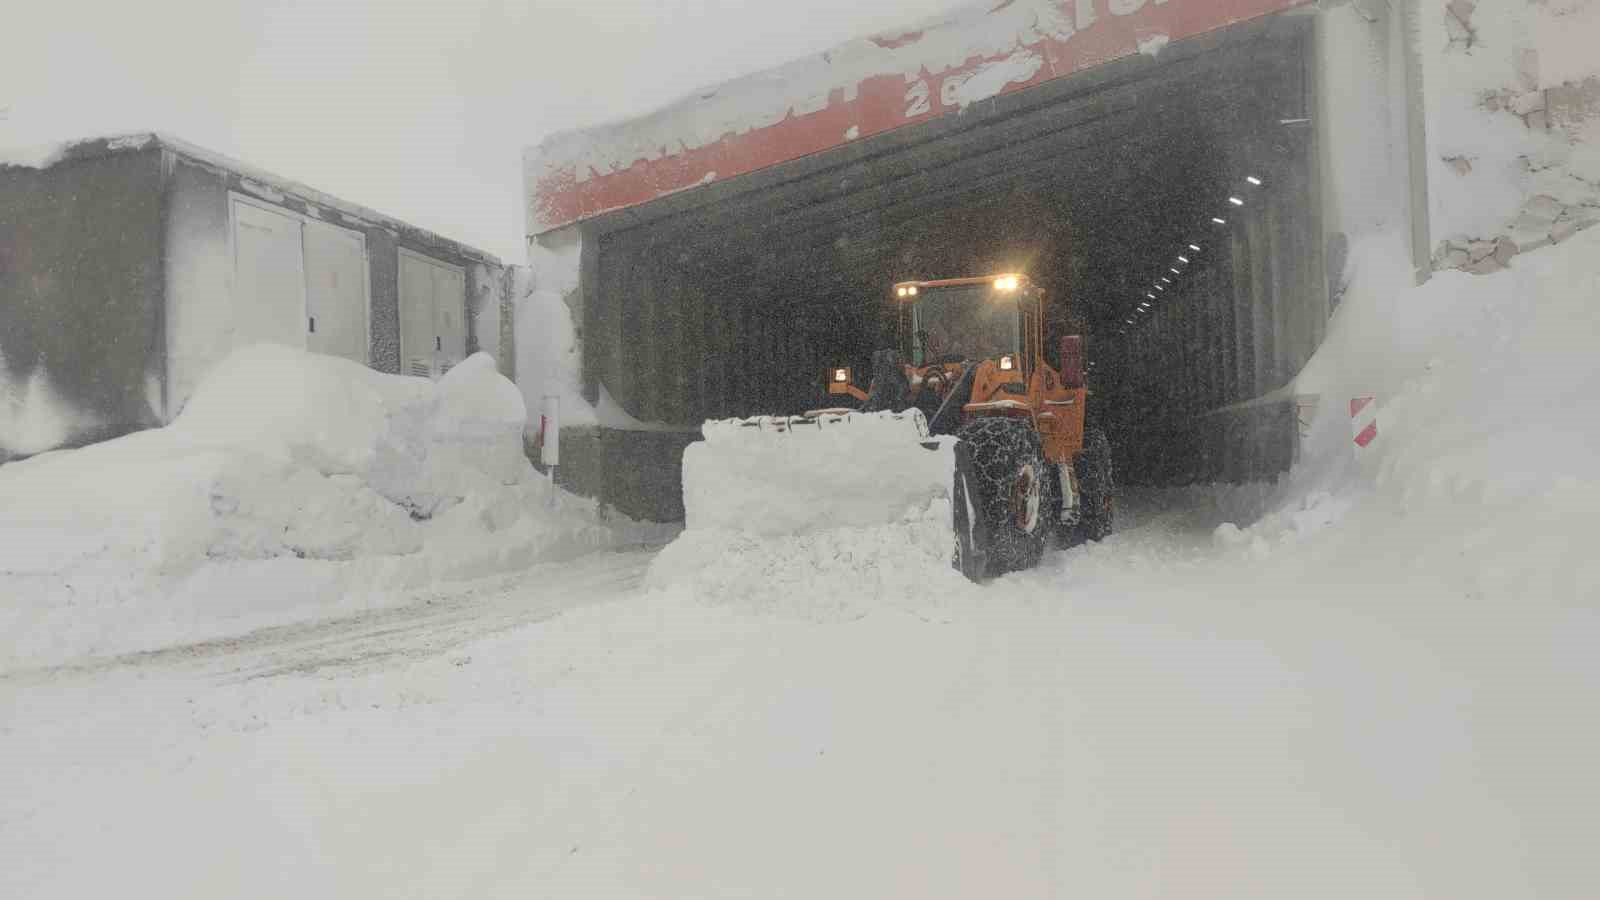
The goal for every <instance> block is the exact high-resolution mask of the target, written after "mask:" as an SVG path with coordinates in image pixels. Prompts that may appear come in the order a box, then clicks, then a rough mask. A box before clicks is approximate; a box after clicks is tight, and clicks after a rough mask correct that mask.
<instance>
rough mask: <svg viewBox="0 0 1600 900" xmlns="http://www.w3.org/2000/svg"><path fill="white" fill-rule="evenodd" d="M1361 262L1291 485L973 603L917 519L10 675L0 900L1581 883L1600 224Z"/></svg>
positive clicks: (1188, 513)
mask: <svg viewBox="0 0 1600 900" xmlns="http://www.w3.org/2000/svg"><path fill="white" fill-rule="evenodd" d="M1358 249H1359V251H1360V252H1358V253H1357V254H1356V255H1355V259H1356V265H1357V270H1356V277H1355V279H1354V281H1353V282H1352V286H1351V289H1350V291H1349V293H1348V294H1347V295H1346V297H1345V299H1344V301H1343V303H1342V305H1341V307H1340V310H1339V313H1338V314H1337V317H1336V320H1335V321H1334V323H1333V324H1332V328H1331V330H1330V335H1329V338H1328V340H1327V342H1326V344H1325V346H1324V348H1323V351H1322V353H1321V354H1319V356H1318V358H1317V359H1316V360H1315V361H1313V363H1312V365H1311V366H1310V367H1309V368H1308V370H1307V371H1306V372H1305V373H1304V374H1303V375H1302V378H1301V380H1300V383H1299V385H1298V386H1297V389H1299V390H1302V391H1315V392H1319V393H1321V394H1322V396H1323V398H1324V400H1323V403H1322V404H1321V407H1320V409H1321V410H1322V413H1323V414H1322V415H1321V416H1319V419H1318V421H1317V423H1316V424H1315V427H1314V429H1313V433H1312V436H1311V439H1310V443H1309V445H1308V447H1307V452H1306V456H1305V459H1304V460H1303V463H1302V465H1301V466H1300V468H1298V469H1297V470H1296V472H1295V473H1293V474H1292V476H1290V477H1288V478H1286V479H1284V480H1283V481H1282V482H1281V483H1280V484H1278V485H1266V486H1253V487H1241V488H1220V487H1207V488H1193V489H1189V490H1186V491H1179V492H1164V493H1136V494H1131V495H1129V496H1127V497H1125V498H1124V500H1123V505H1122V515H1123V528H1122V530H1121V531H1120V532H1119V533H1118V534H1116V535H1114V536H1113V537H1112V538H1111V539H1109V540H1107V541H1105V542H1104V543H1101V544H1098V545H1093V546H1089V547H1085V548H1079V549H1075V550H1072V551H1068V552H1062V553H1055V554H1052V555H1050V556H1048V557H1047V558H1046V561H1045V564H1044V565H1043V566H1042V567H1041V568H1040V569H1038V570H1035V571H1032V572H1028V573H1022V574H1018V575H1013V576H1008V577H1007V578H1005V579H1001V580H999V581H997V582H996V583H994V584H991V585H988V586H985V587H981V588H980V587H975V586H972V585H969V584H967V583H966V582H964V581H962V580H961V579H960V578H958V577H955V576H954V573H952V572H951V571H950V570H949V569H948V567H947V564H946V558H945V554H946V552H947V548H948V543H947V541H948V535H947V533H946V532H944V531H942V530H941V529H944V528H946V527H947V526H945V525H943V522H944V521H945V520H944V519H943V518H941V512H942V511H941V510H939V509H937V508H935V509H931V510H925V511H918V510H911V511H908V515H907V516H906V517H904V518H903V519H902V520H900V521H897V522H889V523H880V524H875V525H874V524H868V525H859V526H854V527H851V528H844V529H831V530H829V529H822V530H814V531H809V532H807V533H804V534H799V535H790V536H766V537H747V538H741V539H734V538H717V539H715V540H712V539H708V538H707V535H706V534H705V533H704V532H700V533H697V532H696V531H695V530H694V529H692V528H691V529H690V530H689V531H688V532H686V533H685V534H684V535H683V536H682V537H681V538H680V539H679V540H678V541H676V542H674V543H673V544H672V545H670V546H669V547H668V548H667V549H665V550H663V551H661V552H659V553H658V552H653V551H648V550H627V549H623V550H607V551H602V552H598V553H594V554H590V555H586V556H583V557H580V558H577V559H573V560H569V561H565V562H558V563H544V564H539V565H535V566H533V567H532V568H530V569H527V570H526V571H525V572H522V573H501V574H498V575H495V576H493V577H491V578H488V579H484V580H478V581H476V582H473V584H472V586H471V587H470V588H458V589H451V590H439V591H437V592H436V595H435V596H433V597H432V600H433V602H432V603H416V604H411V605H405V606H399V607H391V608H386V609H381V610H374V611H365V612H359V613H358V614H356V615H354V616H352V617H349V618H345V619H338V620H331V621H329V620H323V621H317V622H305V623H301V624H295V625H285V626H282V627H279V628H276V629H273V630H269V631H265V632H255V633H253V634H250V635H246V636H243V637H233V638H227V639H223V640H217V641H212V642H209V643H198V644H190V645H186V646H177V647H169V648H166V649H159V650H155V651H154V652H150V653H144V654H138V655H133V656H126V657H114V658H106V657H96V658H89V659H78V660H72V661H67V662H66V664H65V665H47V664H36V663H40V661H39V660H35V661H32V662H30V661H27V660H26V659H24V660H22V661H20V662H13V663H12V664H11V665H10V666H8V667H7V668H6V669H5V670H4V672H3V673H0V757H3V758H4V759H5V760H6V761H7V765H5V766H4V767H0V857H3V858H4V859H6V860H7V863H6V865H5V866H4V867H0V896H8V897H9V896H15V897H83V896H97V895H116V896H127V895H130V894H131V895H134V896H147V895H148V896H162V897H213V896H219V895H223V896H241V897H249V896H261V897H267V896H272V897H279V896H285V895H293V896H303V897H324V896H325V897H334V896H339V897H346V896H416V897H483V896H536V897H586V898H587V897H643V896H654V897H698V898H709V897H752V896H757V897H784V896H788V897H819V896H826V897H886V896H908V897H912V896H914V897H973V896H986V897H987V896H1037V897H1069V896H1084V897H1097V898H1120V897H1130V898H1131V897H1157V896H1161V897H1184V898H1223V897H1227V898H1253V897H1260V898H1275V900H1276V898H1285V897H1293V898H1320V897H1327V898H1340V900H1345V898H1351V897H1363V898H1365V897H1385V898H1387V897H1408V898H1409V897H1441V898H1446V897H1447V898H1451V900H1462V898H1469V900H1470V898H1497V900H1498V898H1511V897H1517V898H1521V897H1528V898H1533V897H1538V898H1573V900H1577V898H1591V897H1594V896H1596V895H1597V893H1600V858H1597V857H1596V854H1595V853H1594V852H1593V844H1594V841H1593V835H1594V833H1595V815H1596V814H1595V810H1597V809H1600V773H1597V771H1596V767H1595V764H1594V760H1596V759H1600V718H1597V715H1596V713H1595V711H1594V710H1595V708H1596V705H1597V704H1596V700H1597V698H1600V662H1597V661H1596V660H1597V657H1596V654H1595V652H1594V648H1595V647H1596V646H1600V561H1597V559H1596V556H1595V554H1593V553H1592V552H1590V551H1589V548H1588V547H1587V541H1586V540H1585V538H1586V536H1587V535H1588V534H1589V533H1591V532H1592V527H1591V526H1590V523H1591V522H1592V520H1593V512H1592V511H1593V509H1594V508H1595V506H1596V504H1597V503H1600V476H1597V474H1596V473H1595V471H1594V466H1593V461H1594V451H1593V448H1594V447H1595V446H1600V416H1597V415H1596V414H1595V412H1594V405H1593V397H1594V396H1596V391H1597V389H1600V383H1597V382H1600V363H1597V362H1596V358H1595V355H1594V353H1593V349H1592V348H1593V346H1594V344H1595V339H1596V338H1597V337H1600V267H1597V266H1596V265H1595V263H1594V260H1595V259H1597V258H1600V229H1591V230H1590V231H1587V232H1583V233H1580V234H1579V235H1577V236H1576V237H1574V238H1572V239H1571V240H1569V241H1568V242H1566V243H1564V244H1562V245H1560V246H1557V247H1554V248H1548V249H1544V250H1540V251H1537V252H1534V253H1531V254H1527V255H1524V256H1519V257H1517V258H1516V260H1514V263H1513V265H1512V267H1511V268H1510V269H1509V270H1508V271H1505V272H1502V273H1498V274H1496V275H1492V276H1484V277H1473V276H1467V275H1464V274H1460V273H1445V274H1442V275H1440V276H1438V277H1436V278H1435V279H1434V280H1433V281H1432V282H1430V283H1429V284H1428V285H1427V286H1425V287H1423V288H1420V289H1403V288H1401V287H1398V286H1397V285H1401V284H1404V282H1405V280H1406V277H1407V275H1406V272H1405V271H1404V266H1403V264H1402V265H1396V266H1392V267H1391V266H1389V265H1387V264H1386V263H1385V260H1387V259H1390V258H1391V257H1390V255H1389V254H1386V253H1385V252H1384V247H1383V246H1379V245H1374V246H1371V247H1364V248H1358ZM1401 263H1403V259H1402V260H1401ZM1362 393H1375V394H1377V395H1378V397H1379V399H1380V403H1381V404H1382V418H1381V419H1380V428H1381V429H1382V430H1381V434H1380V438H1379V441H1378V443H1377V444H1375V445H1374V447H1373V449H1372V450H1371V452H1370V453H1369V454H1368V455H1367V456H1366V458H1362V459H1355V458H1354V457H1353V455H1352V453H1351V451H1350V447H1349V426H1348V421H1347V416H1346V415H1345V410H1344V409H1343V404H1344V399H1345V398H1347V397H1348V396H1352V395H1359V394H1362ZM291 561H292V562H297V563H298V562H303V561H300V560H280V562H291ZM345 564H348V563H345ZM8 596H11V597H14V596H16V595H15V594H12V595H8ZM10 602H11V603H13V604H14V603H15V601H10ZM99 614H100V611H95V610H91V611H90V612H89V615H99ZM8 634H10V632H8ZM43 662H45V663H55V662H59V660H54V659H49V660H43Z"/></svg>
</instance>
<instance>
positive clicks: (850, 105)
mask: <svg viewBox="0 0 1600 900" xmlns="http://www.w3.org/2000/svg"><path fill="white" fill-rule="evenodd" d="M1306 2H1309V0H1003V2H995V0H989V2H985V3H977V4H973V5H971V6H967V7H964V8H962V9H960V10H957V11H956V12H953V13H951V14H949V15H946V16H944V17H942V18H938V19H934V20H931V21H928V22H925V23H923V24H921V25H919V26H915V27H913V28H910V29H906V30H903V31H900V32H887V33H881V34H878V35H873V36H869V37H863V38H859V39H856V40H852V41H849V42H846V43H845V44H842V45H840V46H839V47H836V48H834V49H833V50H830V51H827V52H824V53H820V54H815V55H812V56H808V57H805V58H802V59H798V60H794V61H792V62H788V63H784V64H782V65H779V66H775V67H773V68H770V69H767V70H765V71H762V72H757V73H754V74H752V75H747V76H745V77H742V78H737V79H734V80H732V81H729V82H726V83H724V84H721V85H717V86H715V87H711V88H708V89H705V90H701V91H697V92H695V93H693V94H691V95H690V96H688V97H685V98H684V99H682V100H679V101H678V102H676V103H673V104H671V105H669V106H667V107H665V108H662V109H660V110H657V111H655V112H653V113H649V114H647V115H644V116H640V117H637V118H633V119H628V120H624V121H618V122H611V123H608V124H604V125H599V126H595V127H592V128H586V129H580V130H575V131H566V132H561V133H558V134H554V135H551V136H550V137H547V138H546V139H545V140H544V141H542V142H541V143H540V144H538V145H537V146H536V147H530V148H527V149H526V150H525V151H524V153H523V180H524V189H525V193H526V200H527V204H528V205H527V228H528V232H529V234H534V235H537V234H543V233H545V232H548V231H552V230H554V229H556V228H560V227H562V226H564V225H569V224H572V223H574V222H580V221H583V220H586V219H590V218H593V217H595V216H599V215H601V214H604V213H607V212H611V211H614V210H619V209H625V208H628V207H631V206H636V205H639V204H642V203H646V202H649V201H651V200H655V199H658V198H661V197H666V196H669V195H671V194H675V193H678V192H681V191H685V190H691V189H693V188H696V187H699V186H702V185H706V184H711V183H713V182H717V181H722V180H726V179H729V178H733V177H735V176H739V175H744V174H748V173H750V172H754V171H757V170H759V169H763V168H767V167H769V166H773V165H777V164H779V163H783V162H788V161H791V160H794V159H798V158H800V157H802V156H806V155H810V154H812V153H818V152H822V151H825V150H829V149H833V148H835V147H838V146H841V145H843V144H847V143H849V142H851V141H855V140H860V139H862V138H866V137H870V136H872V135H875V134H881V133H884V132H887V131H891V130H893V129H896V128H900V127H903V126H906V125H913V124H918V123H921V122H925V121H929V120H932V119H935V118H937V117H939V116H942V115H945V114H949V113H957V112H961V111H963V110H965V109H967V108H968V107H969V106H971V105H972V104H974V103H977V102H980V101H982V100H986V99H989V98H991V97H995V96H998V95H1000V94H1005V93H1010V92H1012V91H1017V90H1021V89H1023V88H1026V87H1031V86H1033V85H1036V84H1040V83H1042V82H1045V81H1049V80H1051V79H1055V78H1060V77H1063V76H1066V75H1070V74H1073V73H1075V72H1079V71H1082V70H1084V69H1088V68H1092V67H1094V66H1097V65H1100V64H1102V63H1106V62H1110V61H1112V60H1115V59H1119V58H1122V57H1126V56H1132V55H1134V54H1137V53H1148V54H1151V55H1155V54H1157V53H1159V52H1160V51H1161V49H1162V48H1163V47H1165V46H1166V44H1167V43H1168V42H1169V41H1172V40H1179V39H1182V38H1185V37H1192V36H1194V35H1198V34H1202V33H1205V32H1208V31H1212V30H1215V29H1218V28H1222V27H1226V26H1228V25H1232V24H1235V23H1237V22H1242V21H1245V20H1248V19H1253V18H1257V17H1259V16H1263V15H1267V14H1270V13H1274V12H1280V11H1283V10H1286V9H1290V8H1293V7H1296V6H1300V5H1302V4H1304V3H1306Z"/></svg>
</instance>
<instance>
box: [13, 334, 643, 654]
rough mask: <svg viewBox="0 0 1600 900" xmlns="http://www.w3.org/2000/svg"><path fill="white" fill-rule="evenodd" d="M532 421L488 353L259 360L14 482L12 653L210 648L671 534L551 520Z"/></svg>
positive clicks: (44, 461) (261, 354) (260, 350)
mask: <svg viewBox="0 0 1600 900" xmlns="http://www.w3.org/2000/svg"><path fill="white" fill-rule="evenodd" d="M526 415H527V414H526V411H525V408H524V406H523V401H522V397H521V394H520V392H519V391H518V390H517V388H516V386H515V385H513V384H512V383H511V382H509V381H507V380H506V379H505V378H503V377H501V376H500V375H499V374H498V373H497V372H496V371H495V366H494V360H493V359H492V358H490V357H489V356H487V355H485V354H478V355H476V356H474V357H472V358H470V359H468V360H466V361H465V362H463V363H462V364H461V365H459V366H457V367H456V368H454V369H453V370H451V372H450V373H449V374H447V375H446V376H445V377H444V378H443V379H441V380H440V381H439V382H438V383H437V384H434V383H430V382H428V381H426V380H422V379H416V378H404V377H399V376H393V375H383V374H380V373H377V372H373V371H371V370H370V369H367V368H366V367H364V366H360V365H357V364H355V363H351V362H348V361H346V360H342V359H336V358H333V357H327V356H319V355H313V354H308V353H303V352H299V351H295V350H289V349H287V348H283V347H278V346H272V345H262V346H257V347H252V348H248V349H245V350H241V351H239V352H237V353H235V354H234V355H232V356H231V357H229V358H228V359H227V360H226V361H225V362H223V363H222V364H221V365H220V366H218V368H217V369H216V371H214V372H213V373H212V374H211V376H210V377H209V378H208V379H207V380H206V381H205V383H204V384H202V385H201V386H200V388H199V389H198V390H197V391H196V392H195V395H194V396H193V397H192V398H191V399H190V401H189V402H188V404H187V405H186V406H185V408H184V410H183V412H182V414H181V415H180V416H179V417H178V419H177V420H176V421H175V422H173V423H172V424H171V425H170V426H168V427H166V428H161V429H157V430H153V431H146V432H142V433H137V434H133V435H129V436H127V437H124V438H121V439H118V440H114V441H108V442H106V443H103V444H96V445H93V446H89V447H86V448H83V449H80V450H68V451H60V452H56V453H48V454H44V455H42V456H38V457H35V458H33V459H30V460H25V461H23V462H19V463H13V464H9V465H6V466H4V467H0V597H3V598H4V600H3V602H0V620H3V624H0V630H3V631H4V632H5V633H6V634H7V635H8V638H11V640H8V641H7V649H8V650H9V651H11V652H13V653H17V654H18V655H20V656H22V657H29V658H32V657H38V656H43V657H55V656H57V655H62V654H65V655H71V654H75V653H82V652H92V651H112V650H127V649H132V648H136V647H143V646H153V645H155V644H158V643H162V642H169V641H173V640H185V639H187V640H193V639H199V638H203V637H210V636H215V635H218V634H225V633H229V632H233V631H236V630H239V629H242V628H247V627H254V626H259V625H265V624H275V623H278V622H282V621H287V620H291V619H294V618H299V617H303V616H306V615H316V614H327V613H331V612H338V611H349V610H351V609H361V608H366V607H369V606H374V605H380V604H386V603H394V602H398V601H400V600H402V599H404V597H405V596H406V594H407V592H408V591H413V592H414V591H416V590H418V589H422V588H426V587H428V586H429V585H432V584H434V583H437V582H440V581H459V580H464V579H470V578H476V577H481V576H486V575H491V574H495V573H501V572H507V571H512V570H515V569H520V568H525V567H527V566H528V565H531V564H533V563H535V562H540V561H549V560H558V559H563V558H567V557H571V556H573V555H576V554H578V553H583V552H587V551H590V550H593V549H596V548H602V547H608V546H615V545H618V544H620V543H625V542H632V541H638V540H645V539H650V538H651V537H652V535H653V533H658V532H659V529H649V528H636V527H633V526H631V524H630V523H625V522H621V523H612V522H604V521H601V520H600V518H599V517H598V516H597V515H596V513H595V509H594V505H593V504H592V503H590V502H588V501H584V500H579V499H577V498H573V497H563V498H562V500H561V504H560V508H559V509H558V510H551V509H548V508H547V500H548V496H547V491H548V486H547V485H546V484H545V482H544V481H543V480H542V479H541V478H540V477H539V476H538V474H537V473H536V472H535V471H534V470H533V468H532V466H531V465H530V464H529V463H528V461H527V459H526V457H525V456H524V453H523V447H522V432H523V428H524V425H525V424H526ZM90 609H95V610H96V612H95V613H94V614H90Z"/></svg>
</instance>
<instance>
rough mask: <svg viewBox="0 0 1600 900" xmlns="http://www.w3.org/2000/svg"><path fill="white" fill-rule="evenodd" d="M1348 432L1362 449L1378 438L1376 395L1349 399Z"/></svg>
mask: <svg viewBox="0 0 1600 900" xmlns="http://www.w3.org/2000/svg"><path fill="white" fill-rule="evenodd" d="M1350 434H1351V436H1352V438H1353V439H1354V440H1355V445H1356V446H1357V447H1359V448H1361V449H1362V450H1365V449H1367V448H1368V447H1370V446H1372V442H1373V441H1376V440H1377V439H1378V400H1377V398H1376V397H1355V398H1353V399H1351V401H1350Z"/></svg>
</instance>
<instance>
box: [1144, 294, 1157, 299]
mask: <svg viewBox="0 0 1600 900" xmlns="http://www.w3.org/2000/svg"><path fill="white" fill-rule="evenodd" d="M1145 296H1146V297H1149V298H1150V299H1151V300H1154V299H1155V298H1156V295H1155V294H1145Z"/></svg>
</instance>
